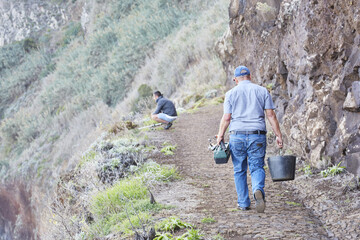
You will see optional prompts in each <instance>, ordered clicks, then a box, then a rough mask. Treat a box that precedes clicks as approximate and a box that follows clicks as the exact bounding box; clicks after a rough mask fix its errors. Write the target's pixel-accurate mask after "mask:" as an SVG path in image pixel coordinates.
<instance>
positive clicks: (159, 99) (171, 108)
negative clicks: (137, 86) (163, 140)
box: [151, 91, 177, 130]
mask: <svg viewBox="0 0 360 240" xmlns="http://www.w3.org/2000/svg"><path fill="white" fill-rule="evenodd" d="M153 98H154V100H155V101H156V104H157V107H156V109H155V111H154V112H153V114H151V118H152V119H153V120H155V121H157V122H159V123H164V124H166V125H165V127H164V129H166V130H167V129H169V128H170V127H171V126H172V122H173V121H174V120H176V118H177V112H176V109H175V105H174V103H173V102H171V101H170V100H169V99H167V98H164V97H163V95H162V94H161V92H159V91H156V92H154V94H153Z"/></svg>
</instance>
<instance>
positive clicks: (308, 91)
mask: <svg viewBox="0 0 360 240" xmlns="http://www.w3.org/2000/svg"><path fill="white" fill-rule="evenodd" d="M229 17H230V24H229V25H230V27H229V31H228V32H227V33H226V34H225V36H224V38H223V39H222V40H221V41H220V42H219V43H218V45H217V49H218V52H219V54H220V56H221V58H222V60H223V63H224V66H225V67H226V69H227V70H228V74H229V75H232V72H233V70H234V69H235V67H236V66H238V65H247V66H248V67H250V70H251V71H252V79H253V80H254V81H255V82H257V83H259V84H261V85H263V86H266V87H268V89H269V90H270V91H271V94H272V96H273V99H274V101H275V104H276V106H277V109H276V112H277V115H278V118H279V120H280V121H281V123H282V124H281V125H282V132H283V134H284V135H285V141H286V142H285V144H286V147H285V149H286V150H288V152H292V153H294V154H296V155H297V156H298V157H299V158H301V159H303V160H309V161H310V163H311V164H312V165H313V166H316V167H324V166H326V165H328V164H330V162H332V163H337V162H340V161H343V164H344V165H345V166H347V169H348V170H349V171H350V172H353V173H356V174H357V175H360V69H359V67H360V2H359V1H344V0H343V1H335V0H310V1H308V0H306V1H305V0H283V1H275V0H265V1H261V2H260V1H255V0H231V3H230V6H229Z"/></svg>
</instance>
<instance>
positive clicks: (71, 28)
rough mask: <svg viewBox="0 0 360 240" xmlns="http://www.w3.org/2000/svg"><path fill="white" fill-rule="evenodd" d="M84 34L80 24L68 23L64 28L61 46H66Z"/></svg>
mask: <svg viewBox="0 0 360 240" xmlns="http://www.w3.org/2000/svg"><path fill="white" fill-rule="evenodd" d="M83 34H84V32H83V30H82V27H81V23H80V22H70V23H69V24H68V25H67V27H66V28H65V33H64V37H63V39H62V41H61V45H62V46H65V45H68V44H69V43H70V42H71V41H72V40H74V39H75V38H77V37H80V36H82V35H83Z"/></svg>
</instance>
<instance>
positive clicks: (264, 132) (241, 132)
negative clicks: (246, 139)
mask: <svg viewBox="0 0 360 240" xmlns="http://www.w3.org/2000/svg"><path fill="white" fill-rule="evenodd" d="M230 134H234V135H237V134H263V135H266V131H261V130H256V131H230Z"/></svg>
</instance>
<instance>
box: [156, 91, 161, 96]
mask: <svg viewBox="0 0 360 240" xmlns="http://www.w3.org/2000/svg"><path fill="white" fill-rule="evenodd" d="M154 95H156V96H158V97H161V96H162V94H161V92H160V91H155V92H154Z"/></svg>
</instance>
